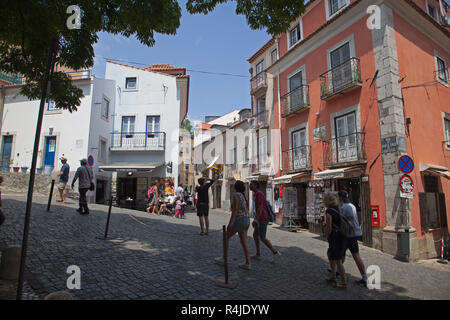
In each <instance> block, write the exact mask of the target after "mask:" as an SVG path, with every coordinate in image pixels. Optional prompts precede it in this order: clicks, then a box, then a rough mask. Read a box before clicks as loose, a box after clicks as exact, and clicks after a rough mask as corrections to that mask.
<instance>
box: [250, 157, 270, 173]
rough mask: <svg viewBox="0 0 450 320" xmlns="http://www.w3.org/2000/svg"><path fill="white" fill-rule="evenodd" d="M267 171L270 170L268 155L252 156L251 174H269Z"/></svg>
mask: <svg viewBox="0 0 450 320" xmlns="http://www.w3.org/2000/svg"><path fill="white" fill-rule="evenodd" d="M269 172H270V161H269V155H261V156H258V157H255V158H253V161H252V173H253V174H269Z"/></svg>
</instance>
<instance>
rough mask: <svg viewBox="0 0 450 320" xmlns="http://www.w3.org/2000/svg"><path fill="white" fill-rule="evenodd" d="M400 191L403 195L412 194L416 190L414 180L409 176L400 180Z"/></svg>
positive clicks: (405, 175) (404, 176)
mask: <svg viewBox="0 0 450 320" xmlns="http://www.w3.org/2000/svg"><path fill="white" fill-rule="evenodd" d="M400 190H401V191H402V192H403V193H412V192H413V190H414V182H413V179H412V178H411V177H410V176H408V175H407V174H404V175H403V176H402V177H401V178H400Z"/></svg>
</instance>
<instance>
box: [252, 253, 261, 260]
mask: <svg viewBox="0 0 450 320" xmlns="http://www.w3.org/2000/svg"><path fill="white" fill-rule="evenodd" d="M250 259H253V260H261V256H258V255H257V254H255V255H254V256H251V257H250Z"/></svg>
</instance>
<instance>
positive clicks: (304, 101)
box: [280, 85, 309, 118]
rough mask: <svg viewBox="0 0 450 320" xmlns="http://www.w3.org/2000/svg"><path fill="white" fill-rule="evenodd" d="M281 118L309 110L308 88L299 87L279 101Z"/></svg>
mask: <svg viewBox="0 0 450 320" xmlns="http://www.w3.org/2000/svg"><path fill="white" fill-rule="evenodd" d="M280 101H281V116H282V117H283V118H287V117H290V116H292V115H294V114H296V113H300V112H302V111H303V110H305V109H307V108H309V86H306V85H305V86H301V87H299V88H297V89H294V90H292V91H291V92H289V93H288V94H286V95H284V96H282V97H281V99H280Z"/></svg>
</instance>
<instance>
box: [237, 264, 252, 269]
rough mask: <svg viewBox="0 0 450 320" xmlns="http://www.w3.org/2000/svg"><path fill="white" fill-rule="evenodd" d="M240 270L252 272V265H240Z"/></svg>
mask: <svg viewBox="0 0 450 320" xmlns="http://www.w3.org/2000/svg"><path fill="white" fill-rule="evenodd" d="M239 268H241V269H244V270H250V265H249V264H246V263H244V264H240V265H239Z"/></svg>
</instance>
